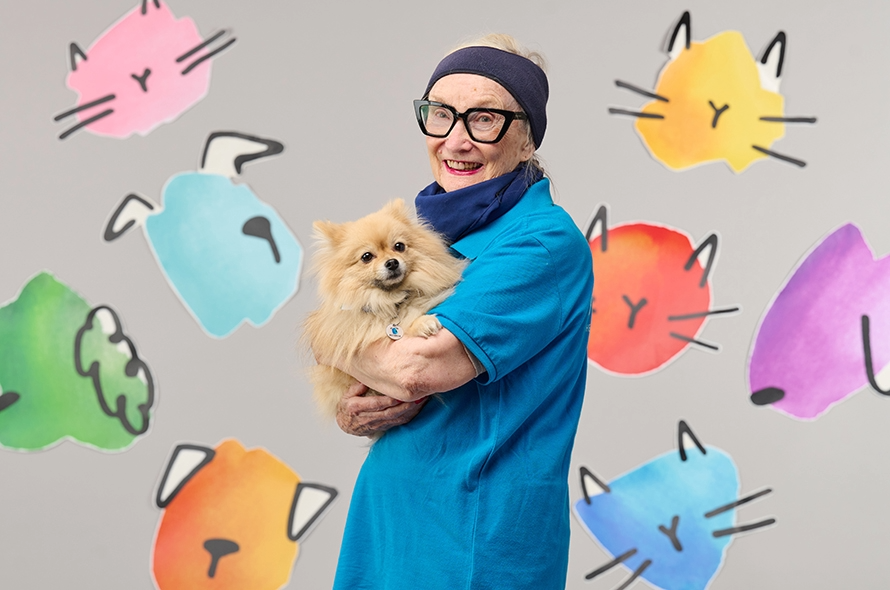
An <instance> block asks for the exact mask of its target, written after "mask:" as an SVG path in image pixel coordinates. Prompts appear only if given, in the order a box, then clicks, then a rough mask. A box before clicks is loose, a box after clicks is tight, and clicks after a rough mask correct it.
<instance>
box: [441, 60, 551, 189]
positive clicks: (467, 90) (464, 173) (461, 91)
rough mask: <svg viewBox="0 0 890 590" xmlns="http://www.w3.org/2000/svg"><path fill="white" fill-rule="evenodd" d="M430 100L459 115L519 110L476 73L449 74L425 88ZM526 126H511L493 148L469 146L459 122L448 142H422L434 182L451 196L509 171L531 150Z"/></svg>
mask: <svg viewBox="0 0 890 590" xmlns="http://www.w3.org/2000/svg"><path fill="white" fill-rule="evenodd" d="M429 99H430V100H432V101H436V102H442V103H445V104H448V105H451V106H453V107H454V108H456V109H457V111H458V112H459V113H463V112H464V111H466V110H467V109H470V108H474V107H475V108H479V107H482V108H492V109H503V110H507V111H520V110H522V109H520V108H519V103H517V102H516V99H514V98H513V96H511V95H510V93H509V92H507V90H506V89H505V88H504V87H503V86H501V85H500V84H498V83H497V82H495V81H494V80H491V79H489V78H486V77H484V76H478V75H476V74H451V75H448V76H445V77H444V78H441V79H439V80H438V81H437V82H436V83H435V84H434V85H433V87H432V88H431V89H430V95H429ZM526 124H527V123H526V122H525V121H513V123H512V124H511V125H510V128H509V129H508V130H507V134H506V135H504V137H503V138H502V139H501V140H500V141H499V142H498V143H477V142H475V141H473V140H472V139H470V136H469V135H467V129H466V127H464V122H463V121H462V120H459V121H458V122H457V124H456V125H455V126H454V129H452V130H451V133H449V134H448V137H427V138H426V147H427V151H428V152H429V156H430V167H431V168H432V170H433V177H434V178H435V179H436V182H438V183H439V186H441V187H442V188H443V189H445V190H446V191H453V190H457V189H460V188H464V187H467V186H470V185H473V184H476V183H478V182H483V181H485V180H490V179H492V178H496V177H498V176H500V175H502V174H506V173H508V172H511V171H513V170H514V169H515V168H516V166H518V165H519V164H520V162H525V161H526V160H528V159H529V158H531V156H532V154H533V153H534V151H535V146H534V144H533V143H532V142H531V141H530V140H529V138H528V131H527V129H526Z"/></svg>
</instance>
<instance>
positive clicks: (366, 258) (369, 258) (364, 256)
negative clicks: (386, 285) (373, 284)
mask: <svg viewBox="0 0 890 590" xmlns="http://www.w3.org/2000/svg"><path fill="white" fill-rule="evenodd" d="M372 260H374V255H373V254H371V253H370V252H365V253H364V254H362V262H364V263H365V264H368V263H369V262H371V261H372Z"/></svg>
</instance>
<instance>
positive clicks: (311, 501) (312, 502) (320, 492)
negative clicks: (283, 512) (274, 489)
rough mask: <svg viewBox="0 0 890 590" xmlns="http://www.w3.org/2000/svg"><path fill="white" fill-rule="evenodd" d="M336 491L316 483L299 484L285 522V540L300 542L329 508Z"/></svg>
mask: <svg viewBox="0 0 890 590" xmlns="http://www.w3.org/2000/svg"><path fill="white" fill-rule="evenodd" d="M336 497H337V490H335V489H334V488H330V487H327V486H323V485H320V484H316V483H299V484H297V490H296V492H294V501H293V503H292V504H291V507H290V516H289V517H288V520H287V538H288V539H290V540H291V541H302V540H303V539H305V538H306V536H307V535H308V534H309V531H311V530H312V528H313V527H314V526H315V525H316V524H317V523H318V521H319V520H320V519H321V517H322V516H324V513H325V512H326V511H327V510H328V508H330V507H331V504H332V503H333V501H334V499H335V498H336Z"/></svg>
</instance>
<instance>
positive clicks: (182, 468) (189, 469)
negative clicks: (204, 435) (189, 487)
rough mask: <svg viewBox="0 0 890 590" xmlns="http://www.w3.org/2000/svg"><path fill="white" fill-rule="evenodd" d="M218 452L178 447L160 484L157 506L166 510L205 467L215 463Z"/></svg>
mask: <svg viewBox="0 0 890 590" xmlns="http://www.w3.org/2000/svg"><path fill="white" fill-rule="evenodd" d="M215 455H216V451H214V450H213V449H211V448H209V447H202V446H198V445H177V447H176V448H175V449H174V450H173V455H172V456H171V457H170V461H169V462H168V463H167V469H166V470H165V471H164V476H163V477H162V478H161V483H160V484H158V493H157V496H156V498H155V504H157V506H158V508H165V507H166V506H167V504H169V503H170V502H171V501H172V500H173V498H175V497H176V494H178V493H179V490H181V489H182V488H183V487H184V486H185V484H187V483H188V482H189V480H190V479H191V478H192V477H194V476H195V474H196V473H198V472H199V471H200V470H201V469H202V468H203V467H204V466H205V465H207V464H208V463H210V462H211V461H213V457H214V456H215Z"/></svg>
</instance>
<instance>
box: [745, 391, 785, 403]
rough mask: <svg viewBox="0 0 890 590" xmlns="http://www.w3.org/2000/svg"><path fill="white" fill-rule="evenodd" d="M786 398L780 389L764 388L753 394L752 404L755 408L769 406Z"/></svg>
mask: <svg viewBox="0 0 890 590" xmlns="http://www.w3.org/2000/svg"><path fill="white" fill-rule="evenodd" d="M783 397H785V391H784V390H783V389H779V388H778V387H764V388H763V389H758V390H757V391H755V392H754V393H752V394H751V402H752V403H753V404H754V405H755V406H768V405H770V404H774V403H776V402H777V401H779V400H780V399H782V398H783Z"/></svg>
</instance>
